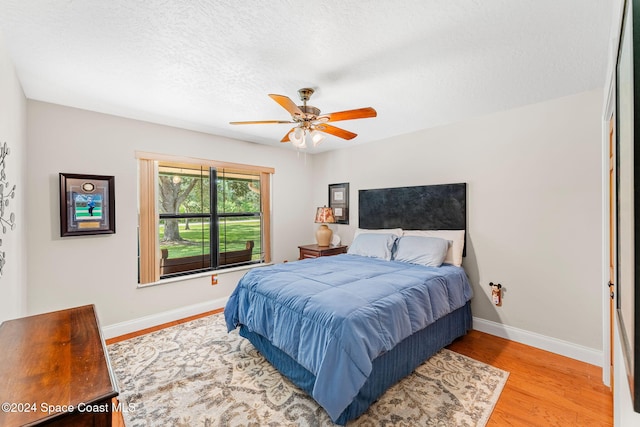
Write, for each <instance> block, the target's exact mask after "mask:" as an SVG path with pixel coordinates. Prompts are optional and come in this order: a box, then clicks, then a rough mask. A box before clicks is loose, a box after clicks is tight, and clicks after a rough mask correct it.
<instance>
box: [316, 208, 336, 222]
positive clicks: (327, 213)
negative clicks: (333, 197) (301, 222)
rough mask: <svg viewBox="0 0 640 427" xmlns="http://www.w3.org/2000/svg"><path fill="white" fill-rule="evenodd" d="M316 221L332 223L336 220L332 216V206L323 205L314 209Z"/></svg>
mask: <svg viewBox="0 0 640 427" xmlns="http://www.w3.org/2000/svg"><path fill="white" fill-rule="evenodd" d="M316 222H317V223H323V224H327V223H328V224H332V223H334V222H336V218H335V217H334V216H333V208H328V207H326V206H323V207H321V208H318V209H317V210H316Z"/></svg>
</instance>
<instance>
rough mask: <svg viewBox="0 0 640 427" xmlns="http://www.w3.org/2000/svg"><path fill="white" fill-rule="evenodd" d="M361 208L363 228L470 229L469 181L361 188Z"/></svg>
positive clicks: (359, 198)
mask: <svg viewBox="0 0 640 427" xmlns="http://www.w3.org/2000/svg"><path fill="white" fill-rule="evenodd" d="M358 212H359V215H358V216H359V218H358V224H359V225H358V226H359V227H360V228H370V229H375V228H403V229H405V230H466V229H467V184H466V183H460V184H440V185H420V186H415V187H397V188H380V189H374V190H360V191H359V192H358ZM466 234H467V233H465V240H466ZM466 246H467V245H466V244H465V252H466Z"/></svg>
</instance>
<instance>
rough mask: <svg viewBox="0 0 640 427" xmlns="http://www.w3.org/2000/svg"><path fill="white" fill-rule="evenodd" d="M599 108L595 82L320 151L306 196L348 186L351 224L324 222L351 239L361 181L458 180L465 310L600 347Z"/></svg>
mask: <svg viewBox="0 0 640 427" xmlns="http://www.w3.org/2000/svg"><path fill="white" fill-rule="evenodd" d="M601 105H602V90H594V91H590V92H586V93H580V94H577V95H574V96H569V97H565V98H560V99H555V100H551V101H547V102H543V103H539V104H535V105H530V106H526V107H522V108H518V109H514V110H509V111H505V112H501V113H497V114H492V115H488V116H485V117H479V118H475V119H472V120H468V121H465V122H462V123H457V124H454V125H451V126H443V127H439V128H434V129H428V130H424V131H421V132H416V133H412V134H408V135H404V136H402V137H397V138H393V139H390V140H386V141H380V142H377V143H371V144H363V145H360V146H355V147H353V148H349V149H344V150H339V151H334V152H329V153H324V154H322V155H317V156H315V158H314V172H315V175H316V176H318V177H323V178H322V179H320V180H318V182H317V183H316V185H315V187H314V198H313V200H314V202H315V203H314V204H315V205H317V206H321V205H322V204H323V203H327V184H330V183H338V182H349V183H350V190H351V191H350V193H351V194H350V200H352V202H351V218H350V225H349V226H344V225H337V226H332V228H333V229H334V230H335V231H336V232H337V233H338V234H339V235H341V236H342V237H343V241H346V242H347V243H349V242H351V239H352V235H353V230H354V229H355V227H356V226H357V219H358V209H357V199H358V190H359V189H368V188H381V187H399V186H409V185H426V184H442V183H456V182H466V183H467V184H468V187H467V192H468V193H467V194H468V205H467V211H468V239H467V244H468V247H467V257H466V258H465V260H464V262H463V265H464V267H465V269H466V271H467V273H468V275H469V277H470V279H471V282H472V284H473V288H474V292H475V297H474V299H473V302H472V309H473V314H474V316H475V317H477V318H480V319H485V320H487V321H491V322H498V323H500V324H502V325H505V326H507V327H511V328H515V329H517V330H523V331H527V332H529V333H534V334H541V335H543V336H546V337H550V338H551V339H555V340H560V341H562V342H566V343H571V344H574V345H576V346H578V347H584V348H586V349H587V351H591V350H592V353H594V354H596V355H600V354H601V352H602V283H600V280H601V276H602V273H601V268H602V267H601V262H600V256H601V246H602V237H601V233H600V230H601V228H600V226H601V216H602V215H601V197H602V196H601V185H600V184H601V182H600V173H601V169H600V166H601V158H600V141H601V127H600V123H601ZM376 120H383V117H382V116H381V117H379V118H378V119H376ZM489 282H498V283H501V284H502V285H503V286H504V289H505V293H504V299H503V306H502V307H496V306H494V305H492V303H491V301H490V288H489V285H488V284H489ZM599 362H600V361H599V360H597V361H596V364H599ZM592 363H593V362H592Z"/></svg>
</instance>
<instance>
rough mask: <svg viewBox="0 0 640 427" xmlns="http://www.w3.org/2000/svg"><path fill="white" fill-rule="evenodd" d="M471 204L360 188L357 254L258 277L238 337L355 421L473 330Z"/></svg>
mask: <svg viewBox="0 0 640 427" xmlns="http://www.w3.org/2000/svg"><path fill="white" fill-rule="evenodd" d="M399 203H404V204H405V208H400V209H398V204H399ZM465 207H466V185H465V184H446V185H438V186H420V187H402V188H394V189H377V190H360V192H359V212H360V214H359V220H360V222H359V228H358V231H357V232H356V236H355V237H354V240H353V243H352V245H351V246H350V248H349V251H348V253H347V254H342V255H336V256H331V257H321V258H317V259H307V260H302V261H296V262H291V263H284V264H277V265H272V266H268V267H263V268H257V269H254V270H251V271H250V272H248V273H247V274H246V275H245V276H244V277H243V278H242V279H241V281H240V282H239V283H238V286H237V287H236V289H235V290H234V292H233V293H232V295H231V296H230V298H229V301H228V303H227V306H226V308H225V312H224V313H225V319H226V322H227V327H228V329H229V330H233V329H235V328H237V327H239V328H240V334H241V335H242V336H243V337H245V338H247V339H249V341H251V343H252V344H253V345H254V346H255V347H256V348H257V349H258V350H259V351H260V352H261V353H262V354H263V355H264V356H265V358H266V359H267V360H269V362H270V363H271V364H273V365H274V366H275V367H276V368H277V369H278V370H279V371H280V372H282V373H283V374H284V375H285V376H287V377H288V378H289V379H290V380H291V381H292V382H294V383H295V384H296V385H298V386H299V387H300V388H301V389H302V390H304V391H305V392H307V393H308V394H309V395H310V396H312V397H313V398H314V399H315V400H316V401H317V402H318V403H319V404H320V405H321V406H322V407H323V408H324V409H325V410H326V411H327V413H328V414H329V416H330V418H331V419H332V420H333V421H334V422H335V423H337V424H346V423H347V422H348V421H349V420H352V419H354V418H357V417H358V416H360V415H361V414H362V413H364V412H365V411H366V410H367V408H368V407H369V406H370V405H371V404H372V403H373V402H374V401H375V400H377V398H378V397H379V396H381V395H382V394H383V393H384V392H385V391H386V390H387V389H388V388H389V387H390V386H392V385H393V384H395V383H396V382H397V381H399V380H400V379H402V378H403V377H405V376H406V375H408V374H410V373H411V372H412V371H413V370H414V369H415V368H416V367H417V366H419V365H420V364H421V363H423V362H424V360H426V359H428V358H429V357H430V356H431V355H433V354H434V353H436V352H437V351H438V350H439V349H441V348H442V347H444V346H446V345H448V344H449V343H451V342H452V341H453V340H454V339H455V338H457V337H460V336H462V335H464V334H465V333H466V332H467V331H468V330H469V329H470V328H471V309H470V299H471V297H472V291H471V287H470V285H469V282H468V279H467V276H466V274H465V272H464V270H463V268H462V267H461V266H460V264H461V261H462V260H461V257H462V255H463V249H462V248H463V247H464V239H465V238H466V237H465V236H466V233H465V231H464V230H465V229H466V208H465ZM434 230H436V231H434ZM434 233H435V234H434ZM452 233H454V234H452ZM442 236H444V238H443V237H442ZM447 236H455V237H452V238H451V240H449V238H448V237H447ZM416 245H418V246H419V250H415V248H416ZM425 245H426V246H428V247H429V250H424V247H425ZM454 246H455V248H454ZM416 256H417V257H418V258H416ZM425 256H426V258H425Z"/></svg>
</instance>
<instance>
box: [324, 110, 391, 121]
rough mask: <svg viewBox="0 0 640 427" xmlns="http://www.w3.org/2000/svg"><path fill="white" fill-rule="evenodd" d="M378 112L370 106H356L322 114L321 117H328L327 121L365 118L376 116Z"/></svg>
mask: <svg viewBox="0 0 640 427" xmlns="http://www.w3.org/2000/svg"><path fill="white" fill-rule="evenodd" d="M377 115H378V113H377V112H376V110H375V109H373V108H371V107H366V108H358V109H356V110H347V111H338V112H336V113H329V114H323V115H322V117H325V116H326V117H329V120H328V121H329V122H337V121H339V120H353V119H367V118H369V117H376V116H377Z"/></svg>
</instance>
